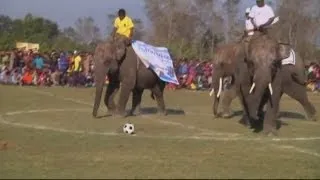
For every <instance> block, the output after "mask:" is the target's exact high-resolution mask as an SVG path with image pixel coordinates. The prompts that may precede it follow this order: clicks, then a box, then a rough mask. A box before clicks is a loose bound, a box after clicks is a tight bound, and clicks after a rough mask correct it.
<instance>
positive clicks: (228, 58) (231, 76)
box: [210, 42, 245, 118]
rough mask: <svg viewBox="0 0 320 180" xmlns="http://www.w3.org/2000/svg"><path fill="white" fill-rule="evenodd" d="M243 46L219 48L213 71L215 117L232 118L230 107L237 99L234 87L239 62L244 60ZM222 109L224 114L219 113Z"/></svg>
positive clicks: (213, 108)
mask: <svg viewBox="0 0 320 180" xmlns="http://www.w3.org/2000/svg"><path fill="white" fill-rule="evenodd" d="M244 57H245V54H244V49H243V44H242V43H241V42H240V43H233V44H227V45H223V46H221V47H219V48H217V49H216V50H215V52H214V57H213V61H212V64H213V70H212V74H213V75H212V84H211V87H212V91H211V93H210V95H212V94H214V103H213V107H212V110H213V114H214V116H215V117H219V116H222V117H224V118H228V117H231V116H232V111H231V110H230V105H231V102H232V100H233V99H235V98H236V97H237V93H236V87H235V86H234V85H233V84H234V80H235V71H236V68H237V66H236V64H237V61H239V60H241V59H244ZM219 106H221V107H222V112H221V113H219V112H218V107H219Z"/></svg>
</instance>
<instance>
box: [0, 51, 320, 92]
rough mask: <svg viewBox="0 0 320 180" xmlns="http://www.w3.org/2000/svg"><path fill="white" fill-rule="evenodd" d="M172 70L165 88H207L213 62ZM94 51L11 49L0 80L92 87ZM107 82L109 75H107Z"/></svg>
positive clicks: (314, 80) (312, 78) (319, 82)
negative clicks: (173, 75)
mask: <svg viewBox="0 0 320 180" xmlns="http://www.w3.org/2000/svg"><path fill="white" fill-rule="evenodd" d="M174 67H175V72H176V75H177V78H178V80H179V83H180V85H175V84H171V83H169V84H167V87H166V88H167V89H170V90H175V89H181V88H184V89H190V90H204V89H209V88H210V85H211V82H212V69H213V65H212V64H211V63H210V61H200V60H190V59H177V60H176V61H174ZM93 71H94V63H93V54H92V53H89V52H78V51H76V50H75V51H73V52H70V51H68V52H66V51H59V52H57V51H52V52H44V53H39V52H37V51H32V50H28V51H25V50H18V49H13V50H12V51H8V52H0V83H1V84H14V85H35V86H69V87H92V86H94V74H93ZM306 74H307V76H308V84H307V88H308V90H310V91H315V92H317V91H320V66H319V64H315V63H311V64H310V65H309V66H306ZM106 84H108V77H106Z"/></svg>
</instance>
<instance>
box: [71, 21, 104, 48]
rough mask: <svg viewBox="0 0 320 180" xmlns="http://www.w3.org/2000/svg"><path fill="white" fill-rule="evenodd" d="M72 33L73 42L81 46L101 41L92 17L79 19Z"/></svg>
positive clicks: (98, 30)
mask: <svg viewBox="0 0 320 180" xmlns="http://www.w3.org/2000/svg"><path fill="white" fill-rule="evenodd" d="M69 30H70V28H69ZM72 31H73V32H75V37H74V38H75V40H76V41H78V42H81V43H83V44H90V43H92V42H95V41H97V40H99V39H101V32H100V29H99V27H98V26H96V25H95V22H94V20H93V19H92V17H83V18H79V19H78V20H77V21H76V22H75V28H74V30H72Z"/></svg>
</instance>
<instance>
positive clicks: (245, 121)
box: [238, 85, 251, 127]
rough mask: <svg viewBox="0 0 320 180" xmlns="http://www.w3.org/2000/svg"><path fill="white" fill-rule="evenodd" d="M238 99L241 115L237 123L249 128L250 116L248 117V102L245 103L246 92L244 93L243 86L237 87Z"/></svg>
mask: <svg viewBox="0 0 320 180" xmlns="http://www.w3.org/2000/svg"><path fill="white" fill-rule="evenodd" d="M238 86H239V87H238V97H239V100H240V103H241V106H242V109H243V114H242V117H241V119H240V120H239V123H240V124H242V125H244V126H246V127H250V125H251V123H250V122H251V121H250V116H249V106H248V102H247V101H246V97H247V96H248V92H249V91H248V92H247V91H246V88H244V87H243V85H238Z"/></svg>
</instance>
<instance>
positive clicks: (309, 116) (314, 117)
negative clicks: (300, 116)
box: [307, 114, 318, 121]
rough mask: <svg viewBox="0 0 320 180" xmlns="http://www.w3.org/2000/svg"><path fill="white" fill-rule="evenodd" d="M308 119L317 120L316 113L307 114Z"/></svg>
mask: <svg viewBox="0 0 320 180" xmlns="http://www.w3.org/2000/svg"><path fill="white" fill-rule="evenodd" d="M307 118H308V120H309V121H318V117H317V115H316V114H314V115H308V116H307Z"/></svg>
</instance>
